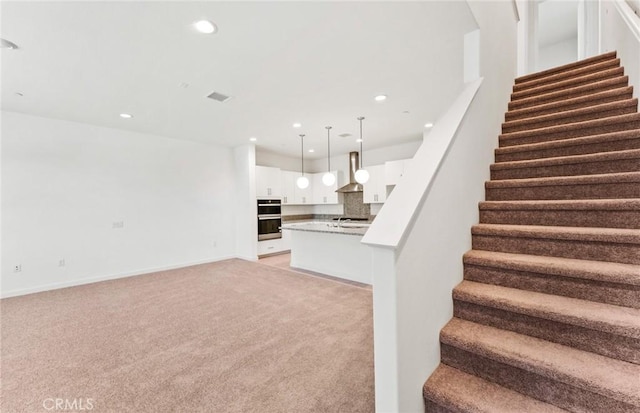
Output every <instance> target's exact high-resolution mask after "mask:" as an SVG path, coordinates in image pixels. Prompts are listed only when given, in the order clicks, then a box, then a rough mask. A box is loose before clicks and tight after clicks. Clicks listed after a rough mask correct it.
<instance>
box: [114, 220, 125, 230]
mask: <svg viewBox="0 0 640 413" xmlns="http://www.w3.org/2000/svg"><path fill="white" fill-rule="evenodd" d="M112 228H113V229H119V228H124V221H114V222H113V225H112Z"/></svg>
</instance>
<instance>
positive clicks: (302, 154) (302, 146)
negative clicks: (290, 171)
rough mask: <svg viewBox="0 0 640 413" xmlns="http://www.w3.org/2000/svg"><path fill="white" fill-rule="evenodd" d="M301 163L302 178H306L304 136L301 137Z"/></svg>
mask: <svg viewBox="0 0 640 413" xmlns="http://www.w3.org/2000/svg"><path fill="white" fill-rule="evenodd" d="M300 161H301V172H302V176H304V135H300Z"/></svg>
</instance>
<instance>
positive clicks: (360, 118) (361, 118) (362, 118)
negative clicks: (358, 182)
mask: <svg viewBox="0 0 640 413" xmlns="http://www.w3.org/2000/svg"><path fill="white" fill-rule="evenodd" d="M358 120H359V121H360V169H362V164H363V163H364V162H363V161H362V160H363V158H364V157H363V156H362V121H363V120H364V116H360V117H359V118H358Z"/></svg>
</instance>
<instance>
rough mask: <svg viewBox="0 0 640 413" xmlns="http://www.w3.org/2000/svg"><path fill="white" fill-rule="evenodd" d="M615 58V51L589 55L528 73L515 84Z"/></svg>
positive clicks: (518, 78)
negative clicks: (585, 57) (575, 60)
mask: <svg viewBox="0 0 640 413" xmlns="http://www.w3.org/2000/svg"><path fill="white" fill-rule="evenodd" d="M614 59H616V52H615V51H613V52H607V53H603V54H600V55H597V56H592V57H589V58H587V59H582V60H578V61H577V62H571V63H567V64H565V65H562V66H557V67H553V68H550V69H546V70H542V71H539V72H535V73H530V74H528V75H524V76H520V77H517V78H516V79H515V84H520V83H527V82H531V81H534V80H542V79H544V78H545V77H549V76H553V75H555V74H557V73H563V72H570V71H572V70H576V69H578V68H581V67H584V66H591V65H594V64H598V63H600V62H603V61H607V60H614Z"/></svg>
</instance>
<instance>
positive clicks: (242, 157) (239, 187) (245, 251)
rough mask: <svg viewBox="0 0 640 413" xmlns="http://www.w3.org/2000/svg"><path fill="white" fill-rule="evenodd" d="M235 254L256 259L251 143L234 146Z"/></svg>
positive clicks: (253, 147) (255, 221) (254, 177)
mask: <svg viewBox="0 0 640 413" xmlns="http://www.w3.org/2000/svg"><path fill="white" fill-rule="evenodd" d="M233 152H234V157H235V168H234V171H235V177H234V178H235V186H234V188H233V192H234V193H235V203H234V205H233V208H234V210H235V213H236V222H235V223H236V226H235V229H236V254H237V256H238V257H239V258H243V259H245V260H249V261H255V260H257V259H258V246H257V244H256V242H257V241H258V223H257V220H256V216H257V214H258V205H257V203H256V197H255V193H256V168H255V165H256V147H255V146H254V145H252V144H250V145H242V146H238V147H236V148H234V151H233Z"/></svg>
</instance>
